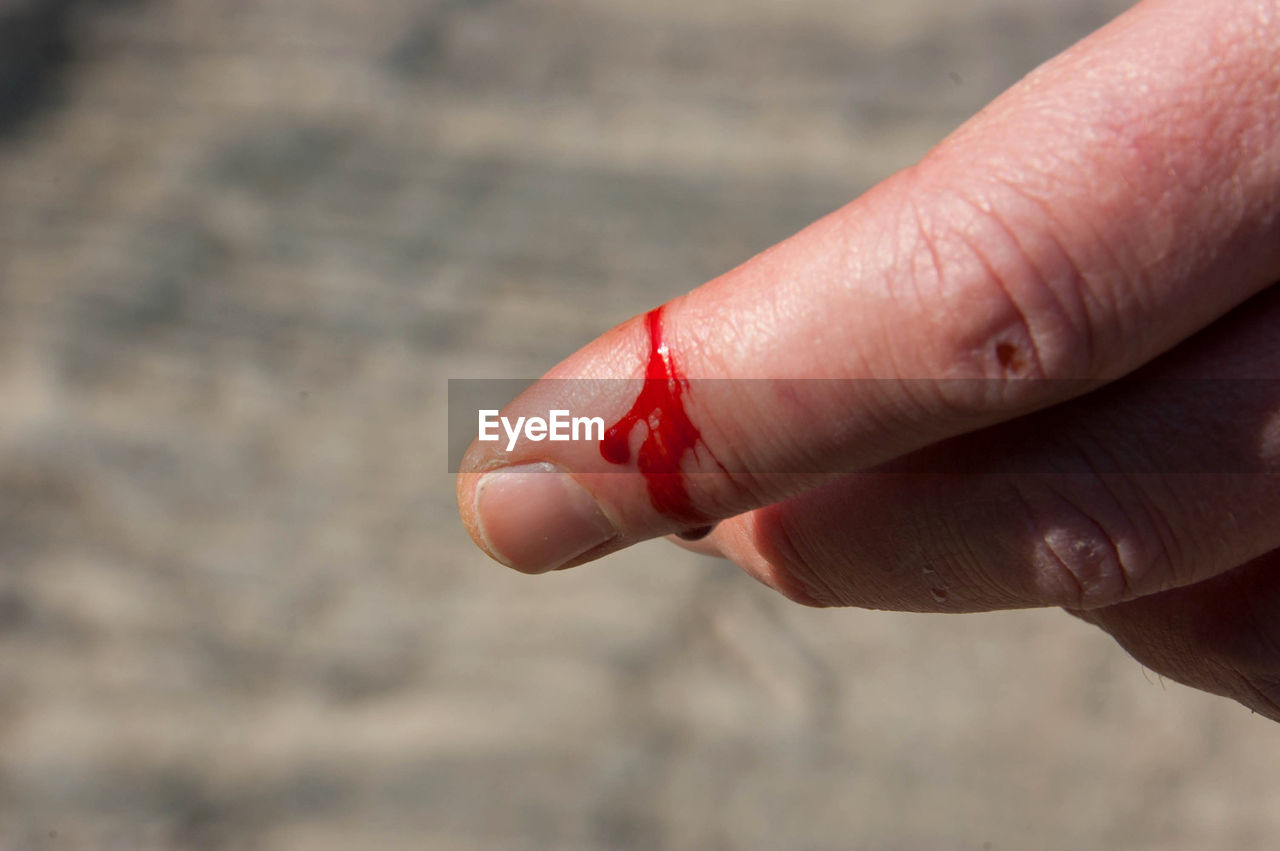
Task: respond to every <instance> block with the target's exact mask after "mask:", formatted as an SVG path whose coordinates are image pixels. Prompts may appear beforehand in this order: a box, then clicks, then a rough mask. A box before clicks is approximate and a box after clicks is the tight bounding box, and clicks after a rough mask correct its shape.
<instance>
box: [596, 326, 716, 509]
mask: <svg viewBox="0 0 1280 851" xmlns="http://www.w3.org/2000/svg"><path fill="white" fill-rule="evenodd" d="M644 322H645V327H646V328H647V329H648V331H649V363H648V366H647V367H646V368H645V374H644V384H643V386H642V387H641V388H640V395H639V396H637V397H636V401H635V404H633V405H632V406H631V410H629V411H627V413H625V414H624V415H623V416H622V419H620V420H618V421H617V422H616V423H614V424H613V425H612V426H611V427H610V428H609V430H608V431H606V432H605V434H604V439H603V440H601V441H600V454H601V455H602V456H603V457H604V459H605V460H606V461H608V462H610V463H611V464H625V463H627V461H629V460H630V459H631V446H630V438H631V431H632V429H634V428H635V427H636V425H637V424H640V423H643V424H644V426H645V430H646V431H645V437H644V442H643V443H641V444H640V451H639V452H638V453H637V457H636V467H637V468H638V469H639V471H640V474H641V475H643V476H644V479H645V485H646V486H647V487H648V489H649V501H650V502H651V503H653V507H654V509H655V510H656V511H658V512H659V513H660V514H663V515H664V516H666V517H669V518H671V519H672V520H675V521H676V522H678V523H681V524H687V525H689V526H699V527H701V526H705V525H706V524H707V523H708V522H709V520H710V518H709V517H707V515H705V514H703V513H702V512H701V511H699V510H698V509H697V508H695V507H694V506H693V502H692V501H691V500H690V499H689V490H688V488H687V487H686V485H685V478H684V473H683V472H681V470H680V462H681V460H682V459H683V458H684V455H685V453H686V452H690V451H692V452H695V453H696V451H697V450H696V447H697V444H698V442H699V441H700V440H701V439H702V434H701V432H699V431H698V428H697V426H695V425H694V424H693V421H692V420H690V419H689V414H688V413H687V412H686V411H685V409H684V394H685V391H687V390H688V389H689V381H688V379H687V378H685V377H683V376H681V375H680V372H679V370H677V369H676V364H675V361H674V360H673V359H672V357H671V351H670V349H668V348H667V344H666V342H665V341H664V340H663V339H662V308H661V307H659V308H655V309H654V310H651V311H649V313H647V314H646V315H645V317H644ZM704 448H705V446H704ZM708 454H710V453H709V451H708ZM714 457H715V456H712V459H713V460H714ZM717 463H719V462H717Z"/></svg>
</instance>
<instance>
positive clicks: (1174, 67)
mask: <svg viewBox="0 0 1280 851" xmlns="http://www.w3.org/2000/svg"><path fill="white" fill-rule="evenodd" d="M1277 281H1280V2H1277V0H1146V2H1144V3H1141V4H1140V5H1138V6H1137V7H1135V8H1134V9H1133V10H1131V11H1130V12H1128V13H1127V14H1125V15H1123V16H1121V17H1120V18H1118V19H1117V20H1116V21H1114V22H1113V23H1112V24H1110V25H1108V26H1107V27H1105V28H1104V29H1103V30H1101V31H1099V32H1098V33H1096V34H1094V35H1093V36H1091V37H1090V38H1089V39H1086V40H1085V41H1084V42H1081V43H1080V44H1079V45H1076V46H1075V47H1073V48H1071V49H1070V50H1068V51H1067V52H1066V53H1064V54H1063V55H1062V56H1059V57H1058V58H1056V59H1054V60H1053V61H1051V62H1049V63H1047V64H1046V65H1044V66H1043V67H1041V68H1040V69H1038V70H1036V71H1035V72H1033V73H1032V74H1031V75H1029V76H1028V77H1027V78H1026V79H1025V80H1023V81H1022V82H1021V83H1019V84H1018V85H1017V86H1015V87H1014V88H1013V89H1011V90H1010V91H1009V92H1007V93H1006V94H1005V95H1003V96H1001V97H1000V98H999V99H997V100H996V101H995V102H994V103H992V104H991V105H990V106H989V107H988V108H987V109H985V110H983V111H982V112H981V113H980V114H979V115H977V116H975V117H974V118H973V119H972V120H971V121H970V122H968V123H967V124H966V125H965V126H963V127H962V128H960V129H959V130H958V131H957V132H956V133H954V134H953V135H952V136H951V137H949V138H948V139H946V140H944V141H943V142H942V143H941V144H940V145H939V146H938V147H937V148H936V149H934V150H933V151H932V152H930V154H929V155H928V156H927V157H926V158H925V159H924V160H923V161H921V162H920V163H918V164H917V165H915V166H914V167H912V168H910V169H907V170H906V171H904V172H901V173H899V174H897V175H894V176H892V177H890V178H889V179H888V180H886V181H885V182H884V183H882V184H881V185H879V186H877V187H876V188H874V189H873V190H871V191H870V192H868V193H867V194H866V195H864V196H862V197H861V198H859V199H857V200H855V201H854V202H852V203H851V204H849V205H848V206H846V207H844V208H842V209H840V210H838V211H836V212H834V213H832V214H831V215H829V216H827V217H826V218H824V219H822V220H821V221H819V222H817V223H815V224H813V225H812V226H810V227H809V228H807V229H805V230H804V231H802V232H801V233H799V234H797V235H796V236H794V237H792V238H791V239H789V240H787V241H785V242H783V243H781V244H779V245H777V246H775V247H774V248H773V249H771V250H769V251H767V252H765V253H764V254H762V255H760V256H759V257H757V258H755V259H753V260H751V261H750V262H748V263H746V264H744V265H743V266H741V267H739V268H737V269H735V270H733V271H731V272H729V273H727V274H726V275H724V276H722V277H720V278H717V279H716V280H713V281H711V282H709V283H707V284H705V285H704V286H702V287H699V288H698V289H696V290H694V291H693V292H691V293H689V294H687V295H685V296H683V297H681V298H679V299H676V300H675V301H673V302H671V303H670V304H668V305H666V307H665V309H664V314H663V318H664V330H665V334H666V339H667V341H668V345H669V346H670V347H671V350H672V351H673V352H675V353H676V357H678V359H679V362H680V364H681V366H682V368H683V371H684V373H685V374H686V375H687V376H689V377H691V378H701V377H716V378H772V377H778V378H797V377H812V378H841V379H858V378H872V379H880V380H878V381H874V382H871V381H861V382H859V381H848V382H845V383H844V384H842V385H841V386H842V387H844V388H847V389H845V390H843V391H841V392H839V393H834V394H833V393H831V392H830V385H829V384H821V383H815V385H814V386H815V387H817V388H820V390H815V391H814V392H812V393H806V391H805V389H804V386H805V385H793V388H794V389H793V390H792V391H790V392H789V393H788V394H787V395H786V397H785V398H784V399H782V400H780V399H779V398H778V397H776V396H763V395H759V394H754V393H752V392H750V391H748V390H745V389H744V390H741V391H735V390H734V389H733V387H735V386H741V387H744V388H745V387H750V386H754V385H752V384H751V383H750V382H745V383H743V384H742V385H726V386H725V387H724V388H722V389H720V390H718V391H716V392H715V393H707V394H705V395H697V394H692V393H687V394H685V398H684V403H685V406H686V408H687V411H688V415H689V417H690V420H691V424H692V426H693V427H694V428H695V429H696V430H697V431H698V432H699V433H700V436H701V440H702V442H703V443H704V444H705V446H706V448H707V450H708V452H707V453H704V454H705V455H706V456H707V457H710V458H714V459H718V462H722V463H723V465H724V466H720V464H719V463H714V464H713V463H710V462H708V461H705V459H699V458H693V457H686V458H684V460H683V461H682V462H681V463H682V467H681V469H682V470H683V471H684V472H685V473H686V474H689V475H687V476H686V478H687V479H688V481H689V484H688V496H689V499H690V500H691V505H692V506H693V507H694V510H695V511H696V513H697V515H698V516H701V517H706V518H709V519H712V520H722V521H723V522H721V523H720V524H719V526H718V527H717V529H716V531H715V532H714V533H713V534H712V535H711V536H710V537H709V538H707V539H706V540H704V541H700V542H698V543H696V544H689V545H687V546H690V547H691V548H695V549H698V550H700V551H703V552H709V553H713V554H719V555H724V556H726V557H728V558H731V559H733V560H734V561H735V562H737V563H738V564H739V565H741V566H742V567H743V568H744V569H745V570H746V571H747V572H748V573H750V574H751V575H753V576H755V577H756V578H758V579H760V580H761V581H763V582H765V583H766V584H768V585H770V586H772V587H774V588H776V589H778V590H779V591H781V592H782V593H784V594H786V595H787V596H788V597H791V598H792V599H795V600H797V601H800V602H804V603H807V604H817V605H857V606H873V607H879V608H892V609H910V610H922V611H935V610H945V611H963V610H968V611H974V610H983V609H995V608H1006V607H1013V606H1046V605H1057V606H1063V607H1066V608H1068V609H1070V610H1072V611H1073V612H1075V613H1078V614H1080V615H1081V616H1082V617H1085V618H1086V619H1088V620H1090V621H1091V622H1093V623H1096V624H1098V625H1099V626H1101V627H1102V628H1103V629H1106V630H1107V631H1108V632H1110V633H1112V634H1113V635H1115V636H1116V637H1117V639H1118V640H1119V641H1120V642H1121V644H1122V645H1123V646H1125V647H1126V648H1127V649H1129V650H1130V651H1131V652H1133V653H1134V654H1135V655H1136V656H1138V657H1139V658H1140V659H1142V660H1143V661H1144V662H1145V663H1146V664H1148V665H1150V666H1152V667H1153V668H1155V669H1156V670H1159V671H1162V672H1164V673H1167V674H1168V675H1170V676H1172V677H1174V678H1176V679H1180V680H1182V681H1184V682H1188V683H1190V684H1192V685H1195V686H1198V687H1200V688H1204V689H1206V690H1209V691H1214V692H1218V693H1221V694H1226V695H1229V696H1231V697H1233V698H1235V699H1237V700H1240V701H1241V702H1243V703H1245V704H1246V705H1248V706H1249V707H1251V708H1253V709H1255V710H1257V711H1259V712H1261V713H1263V714H1266V715H1268V716H1270V717H1272V718H1276V719H1278V720H1280V640H1277V635H1276V633H1275V630H1274V629H1272V628H1270V627H1268V626H1266V624H1274V623H1280V571H1277V570H1275V569H1274V566H1275V565H1278V564H1280V554H1278V553H1280V523H1276V522H1275V518H1276V517H1277V516H1280V487H1278V486H1277V485H1278V484H1280V481H1278V480H1277V474H1280V398H1277V397H1278V396H1280V394H1277V393H1276V391H1275V385H1274V384H1272V383H1268V382H1254V383H1252V384H1251V383H1246V382H1230V381H1227V382H1222V384H1221V391H1220V392H1215V393H1213V394H1208V395H1200V396H1193V397H1189V398H1188V397H1185V396H1179V395H1178V394H1176V393H1171V392H1170V387H1176V386H1177V384H1176V382H1173V383H1171V382H1170V379H1184V378H1200V379H1203V378H1212V379H1224V378H1225V379H1230V378H1239V377H1254V378H1280V342H1278V341H1280V289H1277V287H1276V286H1274V285H1275V284H1276V282H1277ZM1228 313H1230V314H1231V315H1230V316H1227V314H1228ZM648 354H649V350H648V337H647V333H646V326H645V323H644V322H643V321H642V320H640V319H636V320H632V321H631V322H628V323H625V324H623V325H622V326H619V327H618V328H615V329H613V330H611V331H610V332H608V333H606V334H605V335H603V336H602V337H600V338H599V339H598V340H596V341H595V342H593V343H591V344H590V345H588V346H586V347H585V348H583V349H582V350H580V351H578V352H576V353H574V354H573V355H571V356H570V357H569V358H568V359H566V360H565V361H564V362H563V363H562V364H560V365H559V366H558V367H556V368H555V369H554V370H552V372H551V373H550V374H549V375H550V376H551V377H561V378H563V377H632V378H634V377H639V376H642V375H643V374H644V370H645V368H646V362H647V358H648ZM966 377H973V378H983V379H988V380H987V381H984V382H981V383H958V382H953V381H949V379H954V378H966ZM902 379H915V380H914V381H902ZM919 379H924V381H920V380H919ZM1029 379H1078V380H1075V381H1044V380H1029ZM1103 385H1107V386H1106V388H1105V389H1106V392H1105V393H1102V394H1098V393H1091V392H1090V391H1092V390H1094V389H1096V388H1098V387H1102V386H1103ZM695 386H705V385H695ZM717 386H719V385H717ZM1215 386H1217V385H1215ZM539 392H541V391H539V390H538V389H537V388H535V389H534V390H533V391H531V393H530V394H526V396H522V397H521V398H520V399H518V400H516V401H515V402H514V403H513V406H512V407H513V410H519V409H520V408H521V407H522V406H528V407H530V408H531V409H535V408H539V407H541V408H542V409H544V410H545V409H546V405H545V404H544V403H545V402H546V400H545V399H543V398H539V396H538V394H539ZM578 401H581V400H578ZM593 401H596V402H600V400H593ZM631 401H632V400H631V399H621V398H618V399H606V400H604V401H603V402H602V404H604V405H605V406H606V408H608V409H609V410H611V411H613V412H614V413H615V418H616V417H617V416H620V415H622V414H623V413H624V412H625V411H626V410H627V408H628V407H629V405H630V402H631ZM1050 409H1051V410H1050ZM1046 411H1047V413H1048V416H1046V414H1045V413H1042V412H1046ZM1153 412H1154V413H1153ZM610 421H612V420H610ZM1011 448H1016V449H1017V451H1018V453H1019V457H1033V458H1036V459H1039V460H1040V461H1041V462H1043V463H1042V465H1041V466H1039V467H1037V468H1036V469H1045V470H1047V469H1060V470H1069V471H1071V472H1069V473H1063V474H1060V475H1059V474H1055V475H1049V474H1047V473H1017V474H1012V473H1011V474H1008V475H995V476H985V477H974V476H964V475H960V474H945V473H942V472H932V473H904V472H901V469H902V466H901V465H906V467H908V468H910V467H912V466H914V467H915V468H916V469H919V470H935V471H936V470H938V469H939V468H940V467H945V464H938V463H937V462H939V461H940V460H947V459H979V460H986V461H987V462H989V463H990V464H992V465H997V466H998V465H999V464H1000V463H1001V460H1002V459H1003V458H1005V457H1006V454H1007V453H1008V452H1009V450H1010V449H1011ZM1219 456H1221V460H1222V464H1223V465H1227V460H1226V459H1228V458H1229V459H1230V465H1231V473H1230V474H1226V473H1222V474H1218V473H1214V472H1204V473H1196V474H1188V473H1186V472H1177V471H1183V470H1186V469H1188V465H1190V466H1192V467H1194V465H1195V463H1198V462H1202V461H1205V460H1206V459H1207V460H1208V461H1210V462H1212V461H1214V459H1218V458H1219ZM1116 457H1123V458H1126V459H1137V460H1139V461H1141V462H1142V464H1140V465H1139V466H1141V467H1142V469H1148V470H1153V471H1161V470H1165V471H1169V472H1166V473H1160V472H1149V473H1135V472H1133V471H1132V470H1128V471H1126V470H1118V469H1111V468H1109V467H1108V459H1113V458H1116ZM815 459H817V460H816V461H815ZM895 459H896V462H895V463H897V464H898V465H899V472H893V473H890V472H878V473H859V474H857V475H844V476H833V475H831V471H837V472H841V473H846V474H853V473H854V471H858V470H866V469H867V468H869V467H873V466H875V465H881V464H884V463H886V462H890V461H895ZM539 462H549V463H551V464H554V465H555V466H556V468H558V469H559V470H561V471H562V472H561V474H560V475H559V476H555V475H554V474H545V473H544V474H543V475H544V476H549V477H550V478H549V479H548V481H551V479H554V480H555V482H554V485H548V486H547V488H546V490H549V491H555V492H556V493H559V494H561V495H563V494H565V493H568V494H571V496H570V497H569V498H568V500H567V503H566V502H563V501H562V503H560V504H558V507H556V506H551V505H550V504H549V503H548V504H547V505H543V506H542V507H541V508H540V509H539V512H533V515H536V516H533V517H532V519H530V516H531V515H530V512H528V511H515V510H513V511H497V510H492V511H491V510H489V509H488V508H486V505H485V504H484V501H483V500H480V499H478V498H477V483H478V482H479V481H480V479H481V478H482V475H483V474H485V473H492V472H494V471H496V470H499V469H500V468H502V467H505V466H507V465H511V464H516V465H520V464H532V463H539ZM1212 468H1213V464H1212V463H1209V464H1207V465H1206V469H1212ZM727 469H733V470H735V471H739V470H742V469H747V470H801V471H803V470H811V471H813V472H808V473H805V472H799V473H787V474H772V475H763V474H761V475H754V476H752V475H744V474H742V473H741V472H735V474H734V475H728V474H727V473H726V472H725V471H726V470H727ZM614 470H615V468H614V467H613V465H611V464H609V462H608V461H607V460H605V459H603V458H601V457H600V455H599V453H598V452H597V453H592V452H588V451H585V450H582V449H581V448H575V447H573V446H568V445H565V444H557V445H555V446H551V445H547V444H543V445H539V446H537V447H536V448H534V449H526V450H525V451H524V452H523V454H519V453H517V456H516V457H515V458H506V457H500V456H499V454H498V453H495V452H494V451H493V450H492V448H491V446H488V445H485V446H481V445H479V444H477V445H476V446H473V447H472V449H471V451H470V452H469V454H468V456H467V458H466V460H465V461H464V465H463V473H462V474H460V476H459V479H458V497H459V506H460V509H461V513H462V517H463V521H464V523H465V524H466V525H467V528H468V529H469V530H470V531H471V533H472V535H473V537H475V538H476V540H477V542H478V543H479V544H480V545H481V546H482V547H484V548H485V549H486V551H488V552H489V553H490V554H491V555H494V556H495V557H499V558H500V559H501V560H503V561H504V562H505V563H507V564H510V565H511V566H513V567H516V568H518V569H521V570H525V571H528V572H541V571H543V570H548V569H552V568H556V567H565V566H572V565H575V564H580V563H582V562H585V561H590V560H593V559H596V558H599V557H601V556H603V555H605V554H607V553H609V552H612V551H614V550H617V549H619V548H621V547H624V546H627V545H628V544H630V543H633V542H635V541H638V540H642V539H645V538H649V537H654V536H659V535H665V534H670V533H672V532H676V531H679V530H680V529H681V528H682V526H684V525H687V518H685V520H684V522H681V521H679V519H673V518H672V517H670V516H668V515H666V514H664V512H662V511H661V510H657V509H655V506H654V504H653V502H652V500H651V499H650V498H649V497H650V495H649V493H648V492H647V491H646V488H645V485H644V482H643V481H642V480H641V477H639V476H618V475H610V473H612V472H614ZM820 471H821V472H820ZM695 473H696V475H693V474H695ZM500 476H501V473H498V474H496V475H495V478H492V479H486V481H487V482H491V483H492V482H498V481H500V480H501V479H500ZM530 487H534V486H533V485H530ZM500 492H502V490H501V488H495V489H489V493H490V494H493V493H500ZM565 505H568V506H569V508H565ZM766 506H767V507H766ZM570 509H572V510H570ZM522 517H523V518H524V519H521V518H522ZM548 518H550V519H548ZM531 529H532V530H536V532H537V535H533V536H531V534H530V530H531ZM557 530H558V532H557ZM557 535H559V537H557ZM550 540H559V541H561V542H563V543H562V545H552V544H549V543H548V541H550ZM495 542H501V545H500V546H495ZM1197 607H1203V610H1204V613H1205V616H1204V618H1202V619H1199V620H1197V618H1196V617H1191V616H1189V615H1188V613H1189V612H1190V613H1193V614H1194V613H1196V612H1197V611H1199V609H1198V608H1197ZM1233 613H1236V614H1242V616H1240V617H1234V616H1232V615H1233ZM1244 615H1247V617H1246V616H1244Z"/></svg>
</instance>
